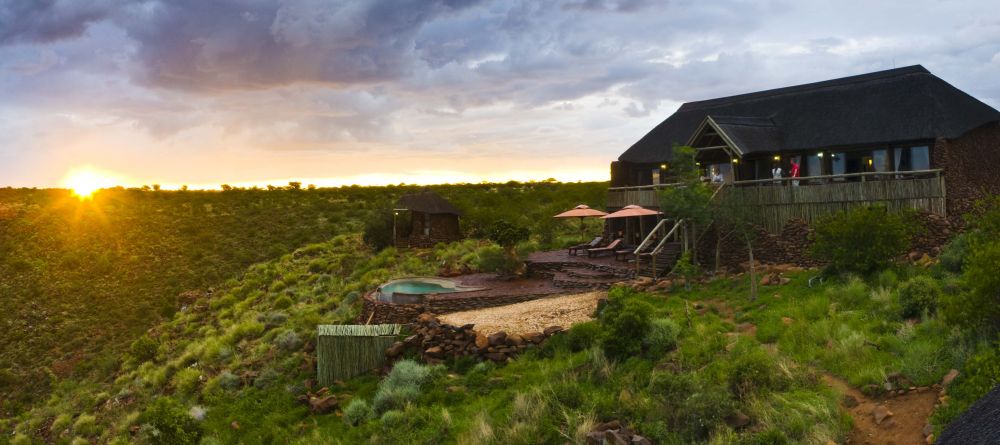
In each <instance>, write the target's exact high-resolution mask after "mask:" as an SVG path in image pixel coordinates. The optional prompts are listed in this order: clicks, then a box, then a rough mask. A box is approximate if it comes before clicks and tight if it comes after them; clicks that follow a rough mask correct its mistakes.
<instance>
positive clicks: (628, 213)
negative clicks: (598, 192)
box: [601, 204, 663, 236]
mask: <svg viewBox="0 0 1000 445" xmlns="http://www.w3.org/2000/svg"><path fill="white" fill-rule="evenodd" d="M661 214H663V212H657V211H656V210H650V209H647V208H645V207H641V206H637V205H634V204H633V205H627V206H625V207H622V208H621V210H619V211H617V212H614V213H612V214H609V215H604V216H602V217H601V219H611V218H631V217H636V216H649V215H661ZM625 223H626V226H625V230H626V232H629V230H628V221H626V222H625ZM644 232H645V229H644V228H643V224H642V218H639V236H645V235H646V234H645V233H644Z"/></svg>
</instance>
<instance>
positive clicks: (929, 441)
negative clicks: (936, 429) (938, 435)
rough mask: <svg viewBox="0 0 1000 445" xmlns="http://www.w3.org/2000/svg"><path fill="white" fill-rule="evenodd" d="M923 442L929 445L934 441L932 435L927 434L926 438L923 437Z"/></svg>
mask: <svg viewBox="0 0 1000 445" xmlns="http://www.w3.org/2000/svg"><path fill="white" fill-rule="evenodd" d="M924 443H926V444H927V445H931V444H932V443H934V435H933V434H928V435H927V438H926V439H924Z"/></svg>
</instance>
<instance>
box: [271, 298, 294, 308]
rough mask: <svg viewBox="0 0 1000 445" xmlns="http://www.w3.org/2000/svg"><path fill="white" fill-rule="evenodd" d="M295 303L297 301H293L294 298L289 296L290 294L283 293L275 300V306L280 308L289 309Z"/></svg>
mask: <svg viewBox="0 0 1000 445" xmlns="http://www.w3.org/2000/svg"><path fill="white" fill-rule="evenodd" d="M293 304H295V302H294V301H292V298H291V297H289V296H288V295H282V296H280V297H278V299H277V300H274V308H275V309H279V310H280V309H288V308H290V307H292V305H293Z"/></svg>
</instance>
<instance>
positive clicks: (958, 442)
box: [934, 385, 1000, 445]
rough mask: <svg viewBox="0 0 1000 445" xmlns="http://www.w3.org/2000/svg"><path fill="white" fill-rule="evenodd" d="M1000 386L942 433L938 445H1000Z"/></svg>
mask: <svg viewBox="0 0 1000 445" xmlns="http://www.w3.org/2000/svg"><path fill="white" fill-rule="evenodd" d="M998 419H1000V385H998V386H996V387H994V388H993V390H992V391H990V392H989V394H986V395H985V396H984V397H983V398H981V399H979V401H977V402H976V403H975V404H973V405H972V406H971V407H970V408H969V410H968V411H966V412H965V413H963V414H962V415H961V416H958V418H957V419H955V420H953V421H952V422H951V423H950V424H948V426H947V427H946V428H945V429H944V431H943V432H941V437H940V438H938V440H937V441H936V442H934V443H936V444H938V445H987V444H989V445H995V444H997V443H1000V420H998Z"/></svg>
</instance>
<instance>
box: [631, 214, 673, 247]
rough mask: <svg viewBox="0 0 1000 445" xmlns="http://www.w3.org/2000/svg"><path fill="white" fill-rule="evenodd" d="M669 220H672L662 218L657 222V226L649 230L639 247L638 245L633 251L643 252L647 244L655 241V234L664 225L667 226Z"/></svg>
mask: <svg viewBox="0 0 1000 445" xmlns="http://www.w3.org/2000/svg"><path fill="white" fill-rule="evenodd" d="M669 221H670V220H669V219H661V220H660V222H658V223H656V227H653V230H650V231H649V234H647V235H646V238H644V239H643V240H642V242H641V243H639V247H636V248H635V250H634V251H632V253H633V254H635V255H639V253H640V252H642V249H645V248H646V246H647V245H649V243H650V242H651V241H653V234H654V233H656V232H658V231H659V230H660V229H662V228H663V226H665V225H666V224H667V223H668V222H669Z"/></svg>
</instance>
